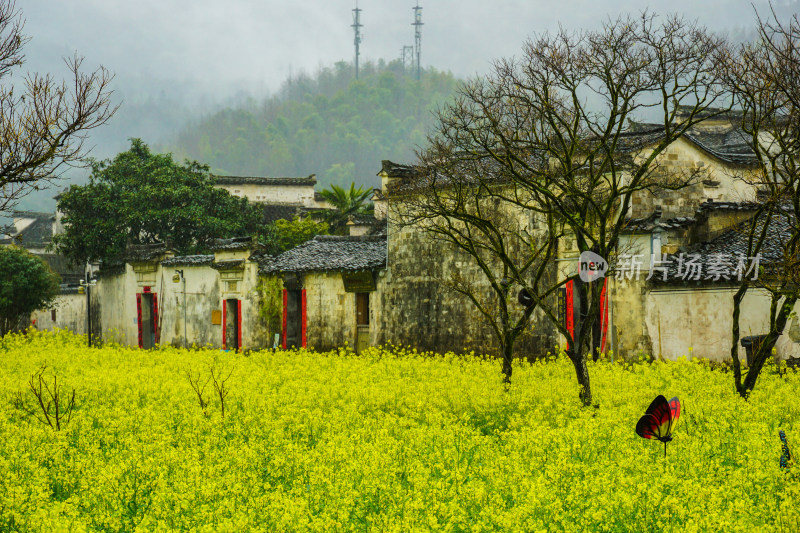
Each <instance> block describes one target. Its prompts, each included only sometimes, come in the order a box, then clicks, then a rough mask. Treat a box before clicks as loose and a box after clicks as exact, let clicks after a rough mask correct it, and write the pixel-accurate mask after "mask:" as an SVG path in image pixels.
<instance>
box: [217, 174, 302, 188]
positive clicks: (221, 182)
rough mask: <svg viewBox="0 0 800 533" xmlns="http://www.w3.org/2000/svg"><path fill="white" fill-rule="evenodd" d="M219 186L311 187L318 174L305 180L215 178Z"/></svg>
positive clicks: (254, 177)
mask: <svg viewBox="0 0 800 533" xmlns="http://www.w3.org/2000/svg"><path fill="white" fill-rule="evenodd" d="M214 182H215V183H216V184H217V185H310V186H312V187H313V186H314V185H316V183H317V176H316V174H311V175H310V176H306V177H304V178H300V177H298V178H269V177H266V176H214Z"/></svg>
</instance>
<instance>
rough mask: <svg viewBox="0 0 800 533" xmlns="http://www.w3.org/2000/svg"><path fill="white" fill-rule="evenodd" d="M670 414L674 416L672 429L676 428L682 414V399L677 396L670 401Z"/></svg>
mask: <svg viewBox="0 0 800 533" xmlns="http://www.w3.org/2000/svg"><path fill="white" fill-rule="evenodd" d="M669 415H670V417H671V418H672V427H671V428H670V431H671V430H673V429H675V426H676V425H678V417H680V416H681V401H680V400H679V399H678V397H677V396H675V397H674V398H672V399H671V400H670V401H669Z"/></svg>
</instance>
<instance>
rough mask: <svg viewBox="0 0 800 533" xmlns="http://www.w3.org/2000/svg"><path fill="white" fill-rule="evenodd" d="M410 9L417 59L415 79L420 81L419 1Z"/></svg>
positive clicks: (420, 15) (420, 21) (420, 14)
mask: <svg viewBox="0 0 800 533" xmlns="http://www.w3.org/2000/svg"><path fill="white" fill-rule="evenodd" d="M412 9H413V10H414V22H412V23H411V25H412V26H414V53H415V55H416V57H417V79H420V73H421V72H422V66H421V62H420V57H421V51H422V8H421V7H419V0H418V1H417V6H416V7H414V8H412Z"/></svg>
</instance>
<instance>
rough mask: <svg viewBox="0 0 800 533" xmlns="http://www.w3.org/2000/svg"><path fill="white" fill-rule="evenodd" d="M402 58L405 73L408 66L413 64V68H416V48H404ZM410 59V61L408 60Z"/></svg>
mask: <svg viewBox="0 0 800 533" xmlns="http://www.w3.org/2000/svg"><path fill="white" fill-rule="evenodd" d="M402 58H403V72H405V71H406V65H407V64H408V63H411V66H412V67H413V66H414V47H413V46H403V51H402ZM406 58H408V59H406Z"/></svg>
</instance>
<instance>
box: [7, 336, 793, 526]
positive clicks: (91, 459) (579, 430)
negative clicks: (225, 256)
mask: <svg viewBox="0 0 800 533" xmlns="http://www.w3.org/2000/svg"><path fill="white" fill-rule="evenodd" d="M84 343H85V338H81V337H76V336H72V335H71V334H68V333H64V332H60V333H55V334H52V333H31V334H29V335H27V336H25V335H10V336H7V337H5V338H4V339H2V340H1V341H0V368H1V369H2V372H0V489H1V490H0V531H43V532H45V531H46V532H51V531H100V530H102V531H209V532H211V531H231V532H234V531H320V532H321V531H397V532H400V531H402V532H406V531H476V532H477V531H681V532H683V531H727V532H730V531H748V532H749V531H798V530H800V505H798V504H797V502H800V472H798V466H796V465H790V466H789V467H788V468H785V469H784V468H781V467H780V457H781V454H782V448H781V441H780V440H779V438H778V432H779V430H783V431H785V433H786V436H787V437H788V441H789V443H790V445H791V444H792V443H797V444H796V446H800V423H798V420H800V403H798V402H797V391H798V390H800V374H798V373H796V372H794V371H793V370H786V369H784V368H781V367H778V366H769V367H766V368H765V369H764V371H763V373H762V376H761V378H760V379H759V382H758V385H757V387H756V389H755V391H754V392H753V394H752V395H751V397H750V399H749V401H744V400H742V399H741V398H739V397H738V396H737V395H736V394H735V393H734V392H733V379H732V376H731V374H730V373H727V372H725V371H724V370H720V369H715V368H713V367H712V366H711V365H709V364H707V363H704V362H702V361H700V360H693V361H691V362H690V361H687V360H685V359H684V360H680V361H678V362H672V363H662V362H654V363H647V362H640V363H611V362H598V363H590V373H591V376H592V380H593V381H592V384H593V390H594V394H595V401H596V402H598V406H597V407H589V408H583V407H580V405H579V402H578V395H577V390H576V387H577V384H576V380H575V375H574V370H573V367H572V365H571V364H570V362H569V361H568V360H566V359H565V358H564V357H560V358H551V359H549V360H546V361H539V362H536V363H533V364H529V363H526V362H515V367H514V374H513V377H512V383H511V385H510V386H509V387H508V388H507V389H506V387H505V386H504V385H503V383H502V380H501V373H500V370H501V367H500V363H499V361H497V360H495V359H491V358H481V357H476V356H474V355H472V354H467V355H455V354H446V355H436V356H433V355H430V354H419V353H416V352H415V351H413V350H408V349H405V348H403V347H398V346H387V347H382V348H370V349H369V350H367V351H366V353H363V354H361V355H358V356H356V355H353V354H352V352H350V351H349V350H347V349H340V350H338V351H334V352H328V353H315V352H313V351H310V350H297V351H280V350H278V351H272V350H269V351H262V352H253V353H249V354H237V353H227V352H221V351H219V350H212V349H200V350H184V349H176V348H160V349H156V350H151V351H143V350H139V349H129V348H126V347H121V346H114V345H105V346H102V347H97V348H87V347H86V346H85V344H84ZM697 355H700V354H697ZM45 364H46V365H47V366H46V370H45V372H44V379H45V383H47V381H46V380H47V379H51V380H52V377H53V376H57V379H58V386H59V387H61V388H62V391H64V393H63V395H62V399H63V397H64V396H66V394H67V393H68V392H70V391H71V390H72V389H73V388H74V389H75V407H74V410H73V412H72V415H71V419H70V420H69V422H66V423H64V424H63V425H62V427H61V430H60V431H57V430H55V429H53V428H51V427H50V426H49V425H47V424H45V423H42V422H41V420H38V419H37V418H36V417H35V416H33V415H32V414H31V412H28V411H26V410H25V409H23V408H21V407H20V406H19V404H18V402H19V399H20V398H22V399H24V400H25V401H27V402H28V403H27V404H25V405H26V406H27V408H31V407H36V406H35V404H34V403H33V402H34V401H35V399H34V397H33V395H32V393H31V392H30V390H29V389H30V386H29V381H30V379H31V376H32V375H34V374H35V373H36V372H37V371H38V370H39V369H40V368H41V367H42V365H45ZM211 369H213V370H214V371H215V375H216V376H222V377H223V378H224V377H227V376H228V375H229V376H230V377H229V378H228V379H227V381H226V382H225V387H226V389H227V391H228V393H227V396H225V415H224V417H223V416H222V411H221V405H220V399H219V395H218V394H217V392H216V390H215V388H214V386H213V382H212V381H209V377H210V371H211ZM187 375H189V376H195V377H197V378H199V379H198V381H197V383H198V384H199V385H198V389H199V388H200V387H202V386H203V385H204V383H205V388H204V393H203V395H204V398H205V401H206V402H207V403H206V405H205V408H203V407H201V404H200V402H199V400H198V395H197V393H196V392H195V390H194V389H193V387H192V386H191V385H190V381H189V379H188V378H187ZM659 394H664V395H665V396H666V397H668V398H669V397H672V396H678V397H679V398H680V400H681V404H682V412H681V415H680V419H679V421H678V424H677V427H675V428H674V430H673V432H672V436H673V440H672V442H670V444H669V450H668V455H667V457H666V458H665V457H664V450H663V446H662V445H661V443H660V442H658V441H652V440H647V439H642V438H640V437H638V436H637V435H636V433H635V431H634V429H635V426H636V422H637V420H638V419H639V417H640V416H641V414H642V412H644V409H645V408H646V407H647V406H648V404H649V403H650V402H651V401H652V399H653V398H654V397H655V396H657V395H659ZM793 451H794V450H793ZM797 451H798V452H800V449H798V450H797Z"/></svg>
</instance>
